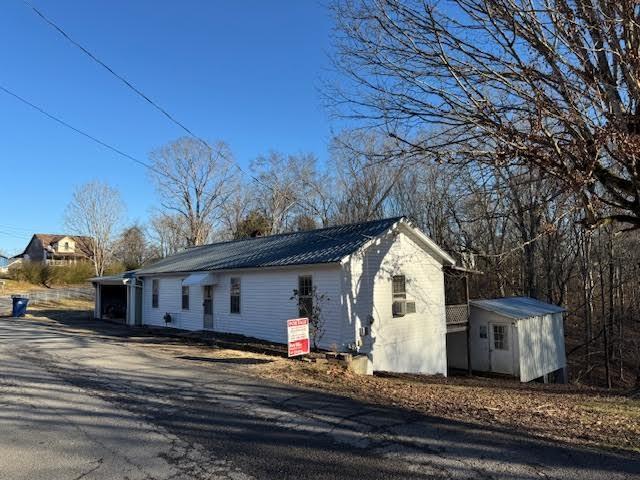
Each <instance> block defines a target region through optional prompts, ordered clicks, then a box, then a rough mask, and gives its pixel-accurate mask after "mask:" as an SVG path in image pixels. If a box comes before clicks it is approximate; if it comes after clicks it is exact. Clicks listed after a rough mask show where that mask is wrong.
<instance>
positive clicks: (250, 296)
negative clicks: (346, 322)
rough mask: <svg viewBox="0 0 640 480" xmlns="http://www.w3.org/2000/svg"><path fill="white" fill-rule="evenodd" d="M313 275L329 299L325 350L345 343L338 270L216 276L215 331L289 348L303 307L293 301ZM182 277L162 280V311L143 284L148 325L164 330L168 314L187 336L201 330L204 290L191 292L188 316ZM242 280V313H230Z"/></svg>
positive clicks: (147, 281) (243, 272)
mask: <svg viewBox="0 0 640 480" xmlns="http://www.w3.org/2000/svg"><path fill="white" fill-rule="evenodd" d="M299 275H311V276H312V278H313V285H314V286H315V287H316V289H317V292H318V294H324V295H325V296H326V297H327V300H326V301H325V302H324V303H323V307H322V313H323V318H324V319H325V329H324V330H325V333H324V335H323V337H322V339H321V341H320V346H321V347H322V348H332V347H333V345H334V344H336V345H338V346H339V345H341V344H342V343H344V342H343V341H342V339H341V334H342V326H341V323H342V318H343V316H342V307H341V304H340V300H341V295H340V268H339V266H338V265H328V266H309V267H297V268H264V269H261V270H237V271H228V272H222V273H218V274H217V279H218V281H217V284H216V285H215V286H214V287H213V326H214V328H213V329H214V331H218V332H225V333H237V334H241V335H246V336H249V337H255V338H260V339H263V340H268V341H272V342H278V343H286V341H287V331H286V324H285V321H286V320H287V319H289V318H296V317H297V316H298V306H297V304H296V302H295V301H294V300H290V298H291V296H292V294H293V290H294V289H296V288H298V276H299ZM186 276H187V275H182V276H159V277H153V278H158V279H159V281H160V284H159V300H158V308H152V307H151V278H152V277H147V278H145V279H144V290H143V314H142V315H143V323H144V324H145V325H158V326H165V322H164V320H163V317H164V314H165V312H169V313H171V314H172V316H175V318H176V319H177V320H176V322H175V323H174V324H172V325H170V326H173V327H175V328H182V329H185V330H202V326H203V325H202V319H203V309H202V300H203V291H202V287H194V286H192V287H190V291H189V295H190V299H189V307H190V308H189V310H188V311H184V310H182V309H181V308H180V307H181V298H182V297H181V286H182V279H183V278H185V277H186ZM231 277H237V278H240V285H241V287H240V291H241V293H240V313H239V314H236V313H230V292H229V289H230V279H231Z"/></svg>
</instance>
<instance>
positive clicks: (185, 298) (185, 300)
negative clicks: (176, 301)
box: [182, 286, 189, 310]
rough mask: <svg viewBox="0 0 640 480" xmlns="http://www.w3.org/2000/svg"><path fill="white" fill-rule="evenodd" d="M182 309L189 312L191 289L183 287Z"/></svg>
mask: <svg viewBox="0 0 640 480" xmlns="http://www.w3.org/2000/svg"><path fill="white" fill-rule="evenodd" d="M182 309H183V310H189V287H184V286H183V287H182Z"/></svg>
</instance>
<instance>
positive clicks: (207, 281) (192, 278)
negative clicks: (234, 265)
mask: <svg viewBox="0 0 640 480" xmlns="http://www.w3.org/2000/svg"><path fill="white" fill-rule="evenodd" d="M217 283H218V277H217V275H216V274H214V273H211V272H198V273H192V274H191V275H189V276H188V277H187V278H185V279H184V280H182V286H183V287H201V286H203V285H215V284H217Z"/></svg>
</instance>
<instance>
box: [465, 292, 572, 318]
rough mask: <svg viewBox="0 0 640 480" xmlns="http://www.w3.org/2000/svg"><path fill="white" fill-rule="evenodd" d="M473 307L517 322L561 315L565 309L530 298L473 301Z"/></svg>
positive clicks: (471, 302)
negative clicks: (550, 314)
mask: <svg viewBox="0 0 640 480" xmlns="http://www.w3.org/2000/svg"><path fill="white" fill-rule="evenodd" d="M469 303H470V304H471V306H474V307H478V308H482V309H483V310H489V311H490V312H494V313H497V314H499V315H504V316H506V317H509V318H513V319H516V320H519V319H522V318H530V317H537V316H539V315H546V314H549V313H561V312H564V311H566V310H565V309H564V308H562V307H559V306H558V305H553V304H551V303H546V302H541V301H540V300H536V299H535V298H530V297H507V298H493V299H489V300H471V301H470V302H469Z"/></svg>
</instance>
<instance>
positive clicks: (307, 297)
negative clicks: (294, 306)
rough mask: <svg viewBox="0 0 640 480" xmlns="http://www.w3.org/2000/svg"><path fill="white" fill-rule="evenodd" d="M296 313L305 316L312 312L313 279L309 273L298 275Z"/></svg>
mask: <svg viewBox="0 0 640 480" xmlns="http://www.w3.org/2000/svg"><path fill="white" fill-rule="evenodd" d="M298 314H299V315H300V316H301V317H307V318H310V317H311V315H312V314H313V280H312V278H311V275H302V276H300V277H298Z"/></svg>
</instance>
